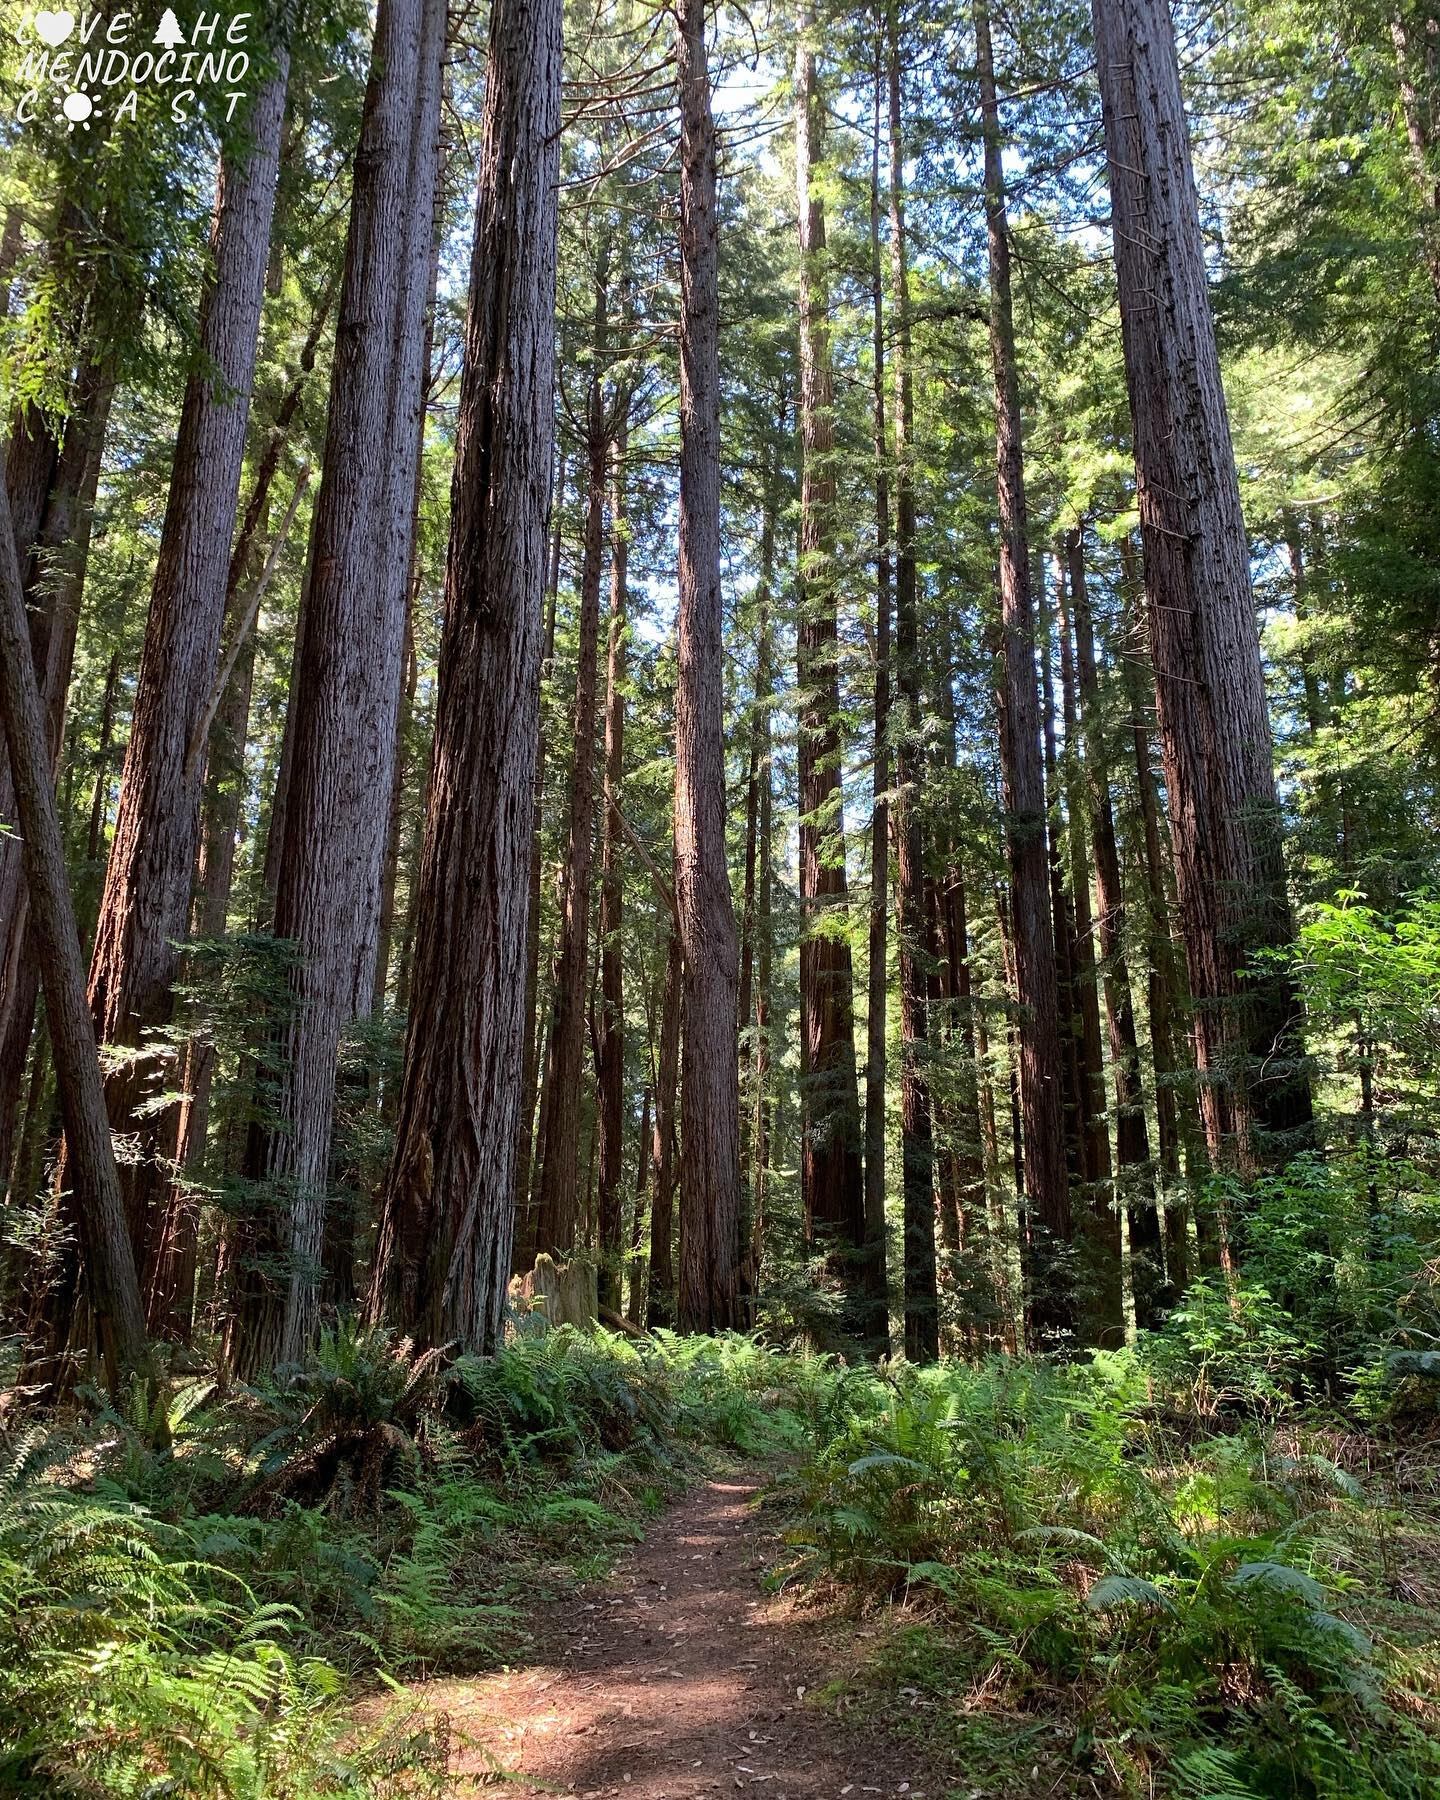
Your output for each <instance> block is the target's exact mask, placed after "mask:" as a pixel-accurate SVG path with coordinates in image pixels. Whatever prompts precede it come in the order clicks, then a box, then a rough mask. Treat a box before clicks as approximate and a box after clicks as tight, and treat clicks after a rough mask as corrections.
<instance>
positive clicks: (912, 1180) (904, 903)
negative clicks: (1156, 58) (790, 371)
mask: <svg viewBox="0 0 1440 1800" xmlns="http://www.w3.org/2000/svg"><path fill="white" fill-rule="evenodd" d="M886 32H887V64H888V67H887V75H888V86H889V96H888V97H889V113H890V118H889V126H890V140H889V150H890V277H891V286H892V288H893V292H894V303H895V344H894V353H893V355H892V358H891V365H892V368H893V370H894V384H895V396H896V407H895V648H896V664H897V676H898V685H899V689H900V698H901V702H902V708H903V712H904V718H903V720H902V725H901V731H900V734H899V741H898V743H897V746H896V762H897V771H896V772H897V774H898V776H899V790H898V793H897V795H896V800H895V852H896V854H895V862H896V894H897V899H898V905H897V908H896V919H895V929H896V936H897V938H898V940H899V952H900V1041H901V1065H900V1162H901V1187H902V1193H903V1200H904V1216H903V1262H904V1310H905V1354H906V1356H907V1357H908V1358H909V1359H910V1361H911V1362H933V1361H934V1360H935V1358H936V1357H937V1356H938V1355H939V1354H940V1295H939V1287H938V1276H937V1273H936V1266H935V1197H934V1144H933V1134H932V1129H931V1115H930V1090H929V1086H928V1084H927V1082H926V1079H925V1058H926V1054H927V1037H928V1032H929V1027H928V1022H927V1018H926V1013H927V983H926V977H925V929H926V927H925V867H924V857H923V854H922V843H921V834H920V817H919V812H918V806H917V802H918V797H919V781H918V776H919V771H920V766H921V761H922V758H921V754H920V742H919V731H920V692H921V681H920V627H919V620H918V617H917V610H918V609H917V605H916V592H917V585H918V584H917V577H916V569H915V485H914V472H913V470H912V468H911V456H912V454H913V452H912V448H911V446H912V444H913V442H914V435H915V400H914V386H913V381H912V377H911V354H910V273H909V267H908V263H907V252H906V240H905V146H904V135H903V131H902V124H901V116H900V26H899V16H898V6H897V4H896V0H888V4H887V7H886Z"/></svg>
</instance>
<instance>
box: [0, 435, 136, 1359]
mask: <svg viewBox="0 0 1440 1800" xmlns="http://www.w3.org/2000/svg"><path fill="white" fill-rule="evenodd" d="M0 476H3V471H0ZM0 716H3V721H4V728H5V740H6V743H7V745H8V747H9V752H10V774H11V781H12V783H13V786H14V793H15V810H16V816H17V818H18V820H19V824H20V835H21V841H22V843H23V844H24V849H25V876H26V880H27V882H28V884H29V888H30V907H31V917H32V921H33V929H34V932H35V939H36V946H37V950H38V955H39V962H40V968H41V976H42V979H43V982H44V986H45V1009H46V1018H47V1021H48V1024H49V1032H50V1042H51V1046H52V1049H53V1052H54V1056H55V1070H56V1077H57V1082H58V1085H59V1090H60V1107H61V1111H62V1114H63V1116H64V1121H65V1131H66V1134H67V1141H68V1143H69V1146H70V1155H69V1176H70V1182H71V1188H72V1194H73V1204H74V1215H75V1220H76V1224H77V1226H78V1228H79V1229H78V1235H79V1239H80V1253H81V1258H82V1262H83V1267H84V1276H85V1283H86V1294H87V1298H88V1300H89V1304H90V1311H91V1315H92V1318H93V1321H94V1324H95V1327H96V1330H97V1333H98V1336H99V1340H100V1346H101V1353H102V1356H103V1359H104V1362H105V1369H106V1377H107V1380H108V1382H109V1386H110V1390H111V1392H112V1393H116V1392H118V1391H119V1388H120V1383H121V1378H122V1377H123V1376H128V1375H131V1374H136V1373H144V1372H146V1371H148V1369H149V1350H148V1346H147V1344H146V1341H145V1317H144V1312H143V1309H142V1308H141V1304H140V1283H139V1279H138V1276H137V1274H136V1270H135V1255H134V1250H133V1248H132V1246H131V1241H130V1233H129V1230H128V1228H127V1225H126V1220H125V1203H124V1198H123V1196H122V1194H121V1191H120V1177H119V1173H118V1171H117V1170H116V1167H115V1154H114V1150H113V1148H112V1147H111V1142H110V1126H109V1121H108V1120H107V1118H106V1115H105V1098H104V1094H103V1092H102V1089H101V1084H100V1067H99V1062H98V1060H97V1058H96V1053H95V1032H94V1025H93V1022H92V1020H91V1017H90V1014H89V1012H88V1010H87V1007H86V1001H85V965H84V963H83V962H82V960H81V956H80V939H79V935H78V934H77V932H76V929H75V912H74V908H73V906H72V905H71V901H70V888H69V883H68V881H67V879H66V874H65V850H64V845H63V843H62V840H61V836H60V818H59V813H58V810H57V808H56V804H55V785H54V767H53V763H52V759H51V756H50V747H49V742H48V738H47V734H46V729H45V721H44V714H43V713H42V711H41V706H40V691H39V686H38V684H37V682H36V679H35V665H34V662H33V661H32V658H31V647H30V632H29V627H28V622H27V620H26V617H25V594H24V589H23V587H22V586H21V581H20V567H19V563H18V562H17V560H16V556H15V540H14V526H13V525H12V523H11V520H10V505H9V501H8V500H7V499H6V497H5V491H4V481H3V478H0Z"/></svg>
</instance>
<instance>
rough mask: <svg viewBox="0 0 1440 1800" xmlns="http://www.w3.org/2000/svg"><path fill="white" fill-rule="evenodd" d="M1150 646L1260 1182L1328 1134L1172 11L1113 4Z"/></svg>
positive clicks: (1210, 1002)
mask: <svg viewBox="0 0 1440 1800" xmlns="http://www.w3.org/2000/svg"><path fill="white" fill-rule="evenodd" d="M1094 18H1095V41H1096V53H1097V57H1098V63H1099V72H1100V91H1101V100H1102V105H1103V111H1104V119H1105V142H1106V150H1107V155H1108V159H1109V166H1110V194H1111V211H1112V225H1113V237H1114V249H1115V268H1116V274H1117V277H1118V280H1119V291H1120V307H1121V327H1122V336H1123V339H1124V347H1125V374H1126V382H1127V385H1128V387H1129V391H1130V411H1131V415H1132V418H1133V421H1134V428H1135V429H1134V439H1135V466H1136V474H1137V482H1138V496H1139V506H1140V527H1141V535H1142V537H1143V540H1144V548H1145V585H1146V596H1147V599H1148V602H1149V622H1150V644H1151V650H1152V654H1153V656H1154V659H1155V681H1156V701H1157V706H1158V712H1159V723H1160V739H1161V744H1162V747H1163V750H1164V756H1165V783H1166V789H1167V791H1168V794H1169V797H1170V816H1171V837H1172V843H1173V848H1174V856H1175V874H1176V883H1177V891H1178V896H1179V905H1180V918H1181V935H1182V936H1183V938H1184V941H1185V948H1186V958H1187V962H1188V966H1189V974H1190V991H1191V996H1192V999H1193V1001H1194V1004H1195V1043H1196V1053H1197V1063H1198V1067H1199V1071H1200V1096H1201V1110H1202V1114H1203V1117H1204V1121H1205V1135H1206V1140H1207V1143H1208V1147H1209V1151H1210V1155H1211V1157H1212V1159H1213V1160H1214V1161H1215V1162H1216V1163H1217V1164H1219V1165H1220V1166H1222V1167H1237V1168H1239V1169H1241V1170H1242V1171H1243V1170H1247V1169H1250V1168H1253V1167H1254V1166H1255V1164H1256V1163H1257V1161H1259V1160H1261V1159H1262V1158H1263V1157H1264V1156H1266V1155H1268V1154H1272V1153H1278V1152H1281V1151H1283V1149H1284V1148H1285V1147H1286V1146H1287V1145H1293V1143H1294V1142H1295V1141H1296V1139H1297V1138H1298V1137H1301V1136H1303V1135H1304V1133H1305V1130H1306V1127H1307V1126H1308V1124H1309V1121H1310V1117H1311V1112H1310V1089H1309V1081H1308V1075H1307V1073H1306V1070H1305V1067H1304V1064H1303V1060H1302V1056H1303V1052H1302V1047H1301V1043H1300V1020H1299V1016H1298V1010H1297V1006H1296V1001H1295V996H1294V992H1293V988H1292V985H1291V982H1290V980H1289V978H1288V976H1287V975H1286V974H1285V973H1284V972H1283V970H1282V969H1280V968H1279V967H1277V966H1274V965H1271V966H1270V967H1269V968H1268V969H1267V971H1266V972H1265V973H1263V974H1259V975H1257V974H1248V975H1244V976H1242V970H1244V969H1246V966H1247V964H1248V963H1249V962H1250V959H1251V957H1252V956H1253V954H1254V953H1255V952H1256V951H1263V950H1266V949H1271V948H1274V947H1276V946H1281V945H1284V944H1286V943H1288V942H1289V941H1290V939H1291V936H1292V927H1291V920H1290V909H1289V902H1288V897H1287V894H1286V887H1285V862H1284V854H1283V845H1282V841H1281V826H1280V817H1279V810H1278V807H1277V805H1276V799H1275V780H1274V773H1273V769H1272V745H1271V738H1270V720H1269V715H1268V713H1267V710H1266V701H1265V679H1264V672H1263V670H1262V667H1261V661H1260V644H1259V638H1258V636H1257V632H1256V626H1255V607H1254V599H1253V596H1252V594H1251V589H1250V545H1249V540H1248V538H1247V536H1246V531H1245V521H1244V519H1243V517H1242V515H1241V510H1240V488H1239V482H1238V479H1237V476H1236V471H1235V457H1234V451H1233V449H1232V447H1231V442H1230V426H1229V421H1228V419H1227V417H1226V411H1225V397H1224V392H1223V390H1222V387H1221V382H1220V364H1219V356H1218V353H1217V351H1216V345H1215V326H1214V321H1213V319H1212V317H1211V312H1210V303H1209V294H1208V291H1207V283H1206V267H1205V245H1204V239H1203V236H1202V234H1201V229H1200V214H1199V203H1198V200H1197V198H1196V192H1195V179H1194V174H1193V171H1192V168H1191V163H1190V141H1189V134H1188V130H1187V125H1186V119H1185V110H1184V103H1183V101H1182V98H1181V92H1180V69H1179V59H1178V57H1177V54H1176V49H1175V35H1174V29H1173V26H1172V23H1171V18H1170V13H1169V9H1168V7H1167V6H1166V5H1165V3H1164V0H1094Z"/></svg>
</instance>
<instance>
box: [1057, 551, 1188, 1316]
mask: <svg viewBox="0 0 1440 1800" xmlns="http://www.w3.org/2000/svg"><path fill="white" fill-rule="evenodd" d="M1065 561H1066V567H1067V570H1068V573H1069V578H1070V604H1071V607H1072V609H1073V612H1074V627H1075V661H1076V673H1077V677H1078V682H1079V690H1080V723H1081V737H1082V741H1083V743H1084V747H1085V791H1086V800H1087V811H1088V817H1089V822H1090V835H1091V841H1092V843H1093V844H1094V846H1095V901H1096V911H1097V917H1096V930H1097V935H1098V939H1099V950H1100V971H1101V978H1102V980H1103V982H1104V986H1105V1017H1106V1021H1107V1024H1108V1028H1109V1036H1110V1068H1111V1073H1112V1076H1113V1079H1114V1082H1115V1161H1116V1165H1117V1169H1118V1176H1119V1185H1120V1199H1121V1201H1122V1202H1123V1204H1124V1206H1125V1212H1126V1222H1127V1225H1128V1227H1129V1237H1130V1281H1131V1291H1132V1293H1133V1296H1134V1303H1135V1322H1136V1324H1137V1325H1138V1326H1139V1327H1140V1328H1141V1330H1148V1329H1149V1328H1150V1327H1151V1326H1152V1325H1154V1324H1155V1322H1156V1318H1155V1305H1156V1300H1157V1296H1158V1293H1159V1288H1160V1284H1161V1282H1162V1281H1163V1279H1164V1268H1163V1260H1162V1255H1161V1249H1160V1215H1159V1211H1158V1209H1157V1207H1156V1203H1155V1185H1154V1181H1153V1179H1152V1171H1151V1168H1150V1140H1149V1133H1148V1131H1147V1130H1146V1125H1145V1093H1144V1086H1143V1084H1142V1082H1141V1079H1140V1046H1139V1037H1138V1034H1137V1032H1136V1028H1135V1001H1134V996H1133V994H1132V993H1131V988H1130V970H1129V966H1128V964H1127V963H1126V960H1125V928H1126V927H1125V893H1124V888H1123V885H1122V882H1121V875H1120V847H1119V843H1118V841H1117V839H1116V835H1115V813H1114V809H1113V807H1112V805H1111V800H1110V753H1109V746H1108V744H1107V742H1106V737H1105V726H1104V720H1103V717H1102V715H1101V710H1100V677H1099V671H1098V668H1097V665H1096V660H1095V630H1094V623H1093V620H1092V617H1091V612H1090V594H1089V589H1088V586H1087V584H1086V579H1085V544H1084V538H1083V535H1082V533H1081V532H1080V531H1079V530H1072V531H1070V532H1067V533H1066V538H1065ZM1061 630H1062V631H1066V630H1067V624H1066V621H1064V620H1062V622H1061ZM1172 1107H1173V1096H1172Z"/></svg>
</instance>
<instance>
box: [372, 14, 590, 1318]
mask: <svg viewBox="0 0 1440 1800" xmlns="http://www.w3.org/2000/svg"><path fill="white" fill-rule="evenodd" d="M562 12H563V8H562V7H561V5H560V0H495V4H494V5H493V6H492V8H491V13H490V59H489V63H488V65H487V72H486V89H485V108H484V115H483V120H482V126H481V144H480V155H479V168H480V177H479V186H478V189H477V194H476V207H475V237H474V247H473V250H472V252H471V263H470V300H469V309H468V314H467V319H466V327H465V364H464V368H463V371H462V373H461V378H460V397H459V411H458V424H457V437H456V447H455V476H454V483H453V487H452V494H451V525H450V554H449V562H448V566H447V569H446V578H445V626H444V632H443V635H442V638H441V645H440V687H439V694H438V696H437V702H436V716H435V744H434V753H433V757H434V760H433V764H432V768H431V775H430V792H429V802H428V818H427V825H426V834H425V847H424V850H423V852H422V855H421V859H420V868H419V872H418V875H417V877H416V880H417V894H416V902H415V922H414V939H415V941H414V951H413V970H412V975H411V1006H410V1014H409V1021H408V1025H407V1029H406V1036H405V1059H404V1069H403V1073H402V1076H401V1088H400V1108H399V1115H398V1118H397V1121H396V1131H395V1150H394V1153H393V1156H392V1158H391V1163H390V1168H389V1171H388V1174H387V1176H386V1184H385V1196H384V1203H383V1211H382V1217H381V1222H380V1238H379V1243H378V1246H377V1252H376V1263H375V1275H374V1285H373V1288H372V1295H371V1310H372V1312H373V1313H375V1314H379V1315H381V1316H384V1317H386V1318H389V1319H391V1320H393V1321H394V1322H395V1323H396V1324H397V1325H399V1326H401V1327H402V1328H403V1329H404V1330H406V1331H407V1332H410V1333H411V1334H412V1335H414V1336H415V1337H416V1338H417V1339H418V1340H419V1341H421V1342H423V1343H427V1344H436V1343H446V1342H451V1341H454V1342H457V1343H459V1344H461V1345H463V1346H464V1347H465V1348H467V1349H470V1350H475V1351H480V1352H484V1351H489V1350H492V1349H494V1348H495V1346H496V1345H497V1343H498V1342H499V1338H500V1330H501V1319H502V1316H503V1309H504V1303H505V1292H506V1287H507V1283H508V1280H509V1275H510V1245H511V1236H512V1233H513V1230H514V1223H515V1187H514V1182H515V1153H516V1144H517V1133H518V1127H519V1108H520V1090H521V1086H522V1083H523V1074H524V1071H523V1062H524V1037H525V1029H524V1019H523V1016H522V1007H523V1001H524V986H523V982H522V981H521V980H517V978H516V977H517V974H518V973H519V972H521V971H523V968H524V961H525V932H526V924H527V915H528V883H527V880H526V877H527V875H528V872H529V866H530V828H531V824H532V820H533V816H534V812H533V809H534V779H535V755H536V741H537V737H538V733H539V676H540V648H541V645H540V610H541V600H542V596H543V594H544V588H545V564H546V556H545V527H546V509H547V504H548V498H549V492H550V477H551V468H552V461H553V457H554V430H555V419H554V391H553V379H554V313H555V240H556V198H557V186H556V184H557V181H558V176H559V139H560V81H561V17H562ZM457 968H458V969H463V970H464V971H465V979H464V981H455V980H454V979H453V973H454V971H455V970H456V969H457Z"/></svg>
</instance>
